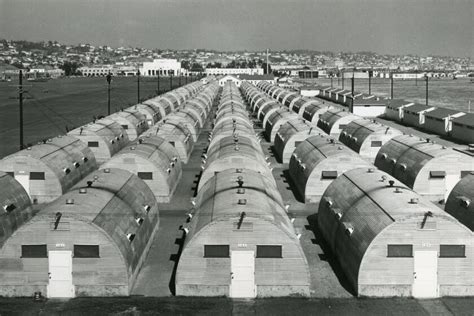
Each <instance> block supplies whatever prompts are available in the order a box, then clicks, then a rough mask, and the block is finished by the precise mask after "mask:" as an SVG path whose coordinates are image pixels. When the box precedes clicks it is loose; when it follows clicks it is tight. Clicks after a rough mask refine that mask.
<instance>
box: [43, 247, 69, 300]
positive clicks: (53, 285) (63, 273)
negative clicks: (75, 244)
mask: <svg viewBox="0 0 474 316" xmlns="http://www.w3.org/2000/svg"><path fill="white" fill-rule="evenodd" d="M48 258H49V284H48V297H74V286H73V285H72V252H71V251H49V252H48Z"/></svg>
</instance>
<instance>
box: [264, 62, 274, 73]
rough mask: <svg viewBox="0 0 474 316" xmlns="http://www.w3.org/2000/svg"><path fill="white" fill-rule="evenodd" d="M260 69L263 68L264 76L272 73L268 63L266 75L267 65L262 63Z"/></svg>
mask: <svg viewBox="0 0 474 316" xmlns="http://www.w3.org/2000/svg"><path fill="white" fill-rule="evenodd" d="M262 68H263V73H264V74H271V73H272V66H271V65H270V63H268V73H267V63H266V62H263V63H262Z"/></svg>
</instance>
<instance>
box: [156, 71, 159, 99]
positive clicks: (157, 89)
mask: <svg viewBox="0 0 474 316" xmlns="http://www.w3.org/2000/svg"><path fill="white" fill-rule="evenodd" d="M156 95H160V72H159V70H157V76H156Z"/></svg>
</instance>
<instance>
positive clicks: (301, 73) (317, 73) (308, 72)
mask: <svg viewBox="0 0 474 316" xmlns="http://www.w3.org/2000/svg"><path fill="white" fill-rule="evenodd" d="M298 77H299V78H302V79H308V78H327V73H326V70H314V69H304V70H298Z"/></svg>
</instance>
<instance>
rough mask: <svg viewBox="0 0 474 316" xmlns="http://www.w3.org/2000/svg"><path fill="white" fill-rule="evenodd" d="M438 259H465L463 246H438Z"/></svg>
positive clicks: (464, 247)
mask: <svg viewBox="0 0 474 316" xmlns="http://www.w3.org/2000/svg"><path fill="white" fill-rule="evenodd" d="M439 257H440V258H465V257H466V246H465V245H439Z"/></svg>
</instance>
